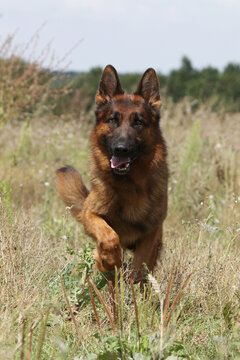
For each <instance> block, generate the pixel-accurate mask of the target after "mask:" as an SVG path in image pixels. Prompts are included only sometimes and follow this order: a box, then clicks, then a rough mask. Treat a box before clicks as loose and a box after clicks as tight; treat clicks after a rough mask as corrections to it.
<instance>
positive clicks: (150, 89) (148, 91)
mask: <svg viewBox="0 0 240 360" xmlns="http://www.w3.org/2000/svg"><path fill="white" fill-rule="evenodd" d="M135 94H136V95H140V96H142V97H143V98H144V100H145V101H146V102H148V103H149V104H150V105H151V106H152V107H153V108H154V109H155V110H156V111H159V110H160V107H161V100H160V93H159V82H158V78H157V74H156V72H155V70H154V69H152V68H149V69H147V70H146V71H145V73H144V74H143V76H142V79H141V81H140V83H139V85H138V88H137V91H136V92H135Z"/></svg>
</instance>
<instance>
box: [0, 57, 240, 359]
mask: <svg viewBox="0 0 240 360" xmlns="http://www.w3.org/2000/svg"><path fill="white" fill-rule="evenodd" d="M16 61H17V60H14V58H13V59H12V60H11V61H10V62H9V63H1V64H0V65H1V66H2V68H1V69H2V73H3V74H5V75H6V76H5V77H6V79H8V81H5V80H6V79H5V80H4V77H2V79H1V80H0V85H1V86H0V95H1V97H0V98H1V101H2V99H3V98H4V97H3V95H4V96H5V102H0V104H3V105H1V106H0V154H1V155H0V284H1V286H0V319H1V320H0V359H3V360H8V359H21V360H24V359H25V360H30V359H68V360H70V359H75V360H77V359H78V360H80V359H81V360H93V359H99V360H100V359H101V360H107V359H112V360H114V359H116V360H117V359H134V360H145V359H149V360H150V359H155V360H157V359H169V360H170V359H172V360H173V359H199V360H205V359H206V360H207V359H239V358H240V341H239V329H240V316H239V305H240V272H239V269H240V261H239V259H240V257H239V255H240V252H239V251H240V217H239V214H240V172H239V168H240V145H239V121H240V114H239V113H238V112H235V113H230V112H227V111H225V109H224V107H220V108H219V109H218V110H217V111H215V112H213V108H212V105H211V103H210V102H208V101H206V102H204V103H201V104H200V105H198V106H197V107H195V106H194V105H195V102H194V101H193V99H191V98H189V97H183V98H182V99H181V100H180V101H179V102H173V101H172V100H171V99H168V98H166V97H163V108H162V118H161V128H162V131H163V134H164V137H165V139H166V142H167V145H168V152H169V156H168V163H169V170H170V179H169V209H168V217H167V220H166V221H165V226H164V247H163V251H162V252H161V256H160V258H159V262H158V266H157V268H156V270H155V272H154V273H153V274H152V277H151V276H150V277H149V284H148V287H147V288H145V290H144V291H143V292H141V291H140V288H139V285H138V284H136V285H132V284H130V283H129V282H125V281H124V280H123V272H122V271H120V273H119V278H120V281H119V284H118V286H117V288H116V294H115V306H112V304H111V303H110V294H111V289H109V287H108V284H107V281H106V279H105V277H104V275H103V274H101V273H99V272H97V271H96V270H95V269H94V266H93V263H94V261H93V258H92V249H93V247H94V244H93V243H92V241H91V239H89V238H88V237H87V236H86V235H85V234H84V232H83V229H82V226H81V224H77V223H76V222H75V221H74V219H73V218H72V217H71V216H70V214H69V209H68V208H66V207H65V206H64V205H63V203H62V202H61V200H60V198H59V195H58V194H57V191H56V187H55V180H54V177H55V175H54V174H55V170H56V169H57V168H59V167H60V166H62V165H64V164H70V165H73V166H75V167H76V168H77V169H78V170H79V171H80V172H81V174H82V175H83V178H84V180H85V182H86V184H88V185H89V154H90V143H89V133H90V131H91V127H92V126H93V124H94V111H93V106H92V104H91V103H90V105H89V108H88V109H87V111H82V112H81V114H80V115H78V116H77V115H76V114H75V116H74V115H73V114H70V115H69V116H67V114H62V115H61V116H56V115H53V114H52V113H51V112H50V111H49V112H48V107H47V106H46V103H44V104H42V103H40V104H39V101H37V100H39V99H40V98H41V99H42V98H43V99H45V97H46V93H48V94H49V92H48V91H49V87H48V85H49V82H48V76H47V75H46V74H45V75H46V80H44V81H42V80H41V79H42V78H41V79H40V81H39V78H38V76H39V73H40V72H39V70H38V69H37V68H35V67H34V66H32V67H31V68H29V67H28V66H27V68H26V69H25V70H24V71H23V73H21V74H20V75H19V74H18V75H16V74H15V75H14V76H18V79H19V80H18V83H16V82H14V81H13V83H12V84H14V85H11V82H10V81H9V78H11V79H12V80H14V76H13V73H12V72H11V71H12V69H13V68H14V66H16ZM9 64H10V65H11V67H10V68H9ZM6 69H7V71H6ZM10 75H11V76H10ZM45 75H44V76H45ZM41 76H42V75H41ZM9 84H10V85H11V86H12V87H11V86H10V85H9ZM29 84H33V87H32V88H31V87H30V86H29ZM4 86H5V87H4ZM95 90H97V89H95ZM95 90H94V91H95ZM88 96H90V94H88ZM91 96H93V95H92V94H91ZM90 100H91V101H92V100H93V98H91V99H90V98H89V101H90ZM80 110H81V107H80ZM153 211H154V209H153ZM130 259H131V253H129V254H126V261H130Z"/></svg>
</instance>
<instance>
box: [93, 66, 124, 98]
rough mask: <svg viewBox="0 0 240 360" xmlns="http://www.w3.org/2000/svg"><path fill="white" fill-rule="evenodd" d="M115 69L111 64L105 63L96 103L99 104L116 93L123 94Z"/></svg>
mask: <svg viewBox="0 0 240 360" xmlns="http://www.w3.org/2000/svg"><path fill="white" fill-rule="evenodd" d="M123 93H124V91H123V89H122V87H121V84H120V81H119V77H118V74H117V71H116V70H115V68H114V67H113V66H112V65H107V66H106V67H105V69H104V71H103V73H102V77H101V80H100V83H99V89H98V91H97V95H96V104H97V105H101V104H103V103H106V102H108V101H110V100H111V98H113V97H114V96H115V95H117V94H123Z"/></svg>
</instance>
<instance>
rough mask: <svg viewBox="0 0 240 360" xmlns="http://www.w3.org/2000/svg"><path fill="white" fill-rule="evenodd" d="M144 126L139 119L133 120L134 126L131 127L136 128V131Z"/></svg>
mask: <svg viewBox="0 0 240 360" xmlns="http://www.w3.org/2000/svg"><path fill="white" fill-rule="evenodd" d="M143 125H144V123H143V121H142V120H141V119H135V121H134V124H133V126H134V127H135V128H136V129H140V128H142V127H143Z"/></svg>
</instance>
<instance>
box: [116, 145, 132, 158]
mask: <svg viewBox="0 0 240 360" xmlns="http://www.w3.org/2000/svg"><path fill="white" fill-rule="evenodd" d="M128 152H129V146H128V145H127V144H126V143H118V144H116V145H115V147H114V154H115V155H116V156H126V155H127V154H128Z"/></svg>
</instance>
